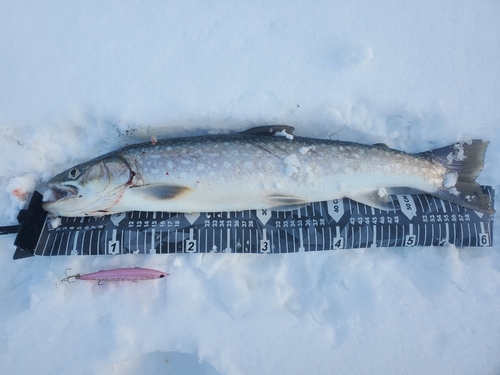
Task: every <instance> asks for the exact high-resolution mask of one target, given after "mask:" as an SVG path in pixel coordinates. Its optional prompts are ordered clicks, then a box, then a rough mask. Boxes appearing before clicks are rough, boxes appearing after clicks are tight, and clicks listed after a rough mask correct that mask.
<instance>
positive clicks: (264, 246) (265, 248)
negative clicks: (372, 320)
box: [260, 240, 271, 253]
mask: <svg viewBox="0 0 500 375" xmlns="http://www.w3.org/2000/svg"><path fill="white" fill-rule="evenodd" d="M260 252H261V253H270V252H271V243H270V242H269V240H260Z"/></svg>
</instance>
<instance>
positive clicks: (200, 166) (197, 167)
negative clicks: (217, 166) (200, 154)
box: [196, 164, 205, 171]
mask: <svg viewBox="0 0 500 375" xmlns="http://www.w3.org/2000/svg"><path fill="white" fill-rule="evenodd" d="M196 169H197V170H199V171H202V170H204V169H205V164H198V165H197V166H196Z"/></svg>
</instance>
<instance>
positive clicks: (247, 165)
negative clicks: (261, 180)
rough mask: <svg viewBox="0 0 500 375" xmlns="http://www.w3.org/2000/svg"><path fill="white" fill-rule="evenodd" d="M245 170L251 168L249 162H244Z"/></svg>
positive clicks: (251, 164) (251, 165)
mask: <svg viewBox="0 0 500 375" xmlns="http://www.w3.org/2000/svg"><path fill="white" fill-rule="evenodd" d="M243 166H244V167H245V168H253V163H252V162H251V161H246V162H244V163H243Z"/></svg>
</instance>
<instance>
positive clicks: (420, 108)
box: [0, 0, 500, 375]
mask: <svg viewBox="0 0 500 375" xmlns="http://www.w3.org/2000/svg"><path fill="white" fill-rule="evenodd" d="M0 10H1V11H0V25H1V30H2V32H1V33H0V49H1V51H2V53H1V57H0V82H1V84H0V140H1V142H2V158H1V160H0V169H1V174H0V176H1V177H0V186H1V190H0V191H2V194H1V198H0V212H1V215H0V216H1V223H3V224H13V223H15V218H16V215H17V213H18V211H19V209H21V208H22V207H23V206H24V204H25V202H26V198H27V196H28V195H29V194H30V192H31V191H33V190H34V189H35V188H36V189H38V190H39V191H43V190H44V188H43V184H44V182H46V181H47V180H48V179H49V178H50V177H52V176H54V175H55V174H56V173H58V172H60V171H62V170H64V169H66V168H69V167H70V166H72V165H74V164H77V163H79V162H83V161H86V160H88V159H90V158H92V157H95V156H97V155H99V154H101V153H104V152H108V151H111V150H114V149H116V148H118V147H120V146H123V145H126V144H129V143H132V142H137V141H147V140H150V139H151V137H152V136H158V138H160V137H164V136H178V135H193V134H207V133H209V132H210V133H212V134H213V133H217V132H219V133H224V132H228V131H229V130H234V131H238V130H244V129H247V128H249V127H252V126H258V125H265V124H287V125H291V126H294V127H295V128H296V131H295V134H296V135H303V136H314V137H320V138H332V139H342V140H349V141H356V142H365V143H379V142H384V143H386V144H388V145H389V146H391V147H393V148H399V149H402V150H405V151H409V152H417V151H425V150H428V149H433V148H436V147H441V146H445V145H448V144H451V143H453V142H456V141H462V140H468V139H471V138H482V139H485V140H489V141H491V144H490V146H489V149H488V152H487V156H486V160H485V168H484V170H483V172H482V174H481V175H480V177H479V182H480V183H482V184H489V185H492V186H493V187H494V188H495V189H496V191H497V192H498V191H499V184H500V175H499V174H498V162H497V161H498V160H499V159H500V136H499V129H500V106H499V105H498V103H500V72H499V65H498V61H500V45H499V39H500V23H499V22H498V19H499V16H500V3H499V2H498V1H493V0H485V1H481V2H474V1H463V0H458V1H451V0H444V1H437V2H436V1H431V0H423V1H418V2H400V1H382V2H373V1H352V2H342V1H337V0H334V1H330V0H319V1H315V2H313V3H311V2H306V1H297V0H291V1H274V2H269V1H264V0H258V1H253V2H248V1H239V0H238V1H224V0H223V1H217V2H215V1H187V2H183V1H177V2H173V1H148V0H146V1H141V2H137V1H105V2H103V1H93V0H90V1H84V2H64V1H52V0H49V1H45V2H25V1H12V0H6V1H3V2H2V3H1V4H0ZM304 151H307V150H304ZM290 165H291V166H294V164H293V163H291V164H290ZM242 199H245V198H244V197H242ZM497 209H498V208H497ZM495 217H496V218H498V215H496V216H495ZM499 235H500V232H499V230H498V228H497V229H496V230H495V237H496V238H495V240H496V241H498V239H499V238H500V237H499ZM13 241H14V236H13V235H4V236H2V237H1V238H0V244H1V248H2V251H1V255H0V257H1V261H0V320H1V322H2V324H1V328H0V373H1V374H34V373H36V374H40V375H41V374H50V375H53V374H108V375H109V374H120V375H127V374H143V375H147V374H160V373H166V374H211V375H212V374H238V375H239V374H430V373H434V374H498V373H499V372H500V349H499V348H500V256H499V254H498V246H497V245H496V246H493V247H491V248H460V249H457V248H456V247H454V246H451V245H447V246H444V247H439V248H399V249H367V250H359V251H327V252H322V253H317V254H295V255H231V254H226V255H222V254H212V255H205V256H203V255H188V254H186V255H168V256H152V255H151V256H150V255H148V256H138V255H133V256H117V257H111V256H110V257H100V258H94V257H89V256H88V257H78V256H75V257H61V258H48V259H47V258H42V257H36V258H35V257H34V258H29V259H24V260H17V261H14V260H12V255H13V252H14V246H13ZM134 266H138V267H146V268H153V269H158V270H162V271H165V272H168V273H170V276H169V277H168V278H165V279H161V280H154V281H143V282H138V283H133V282H121V283H107V284H106V285H104V286H98V285H97V283H92V282H86V281H77V282H76V283H74V284H67V283H62V282H61V279H62V278H63V277H64V271H65V269H66V268H72V271H75V272H82V273H88V272H94V271H98V270H100V269H110V268H118V267H134Z"/></svg>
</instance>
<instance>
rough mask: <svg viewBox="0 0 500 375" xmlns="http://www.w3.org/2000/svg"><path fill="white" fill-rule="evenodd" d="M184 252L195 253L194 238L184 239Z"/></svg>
mask: <svg viewBox="0 0 500 375" xmlns="http://www.w3.org/2000/svg"><path fill="white" fill-rule="evenodd" d="M186 253H196V240H186Z"/></svg>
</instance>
